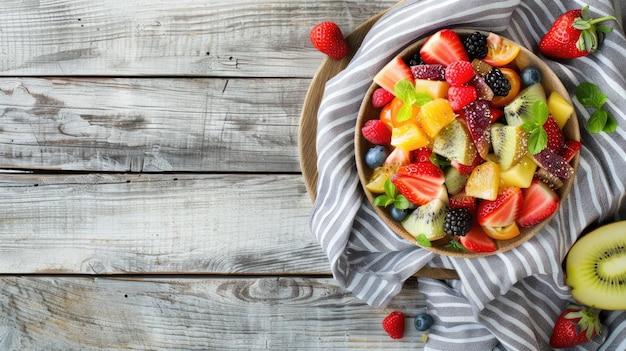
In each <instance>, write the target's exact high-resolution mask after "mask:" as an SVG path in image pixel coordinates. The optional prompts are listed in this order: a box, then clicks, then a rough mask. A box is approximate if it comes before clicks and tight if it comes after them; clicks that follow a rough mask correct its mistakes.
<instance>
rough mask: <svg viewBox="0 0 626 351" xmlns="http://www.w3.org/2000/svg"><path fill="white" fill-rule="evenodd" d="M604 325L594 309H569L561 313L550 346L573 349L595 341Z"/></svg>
mask: <svg viewBox="0 0 626 351" xmlns="http://www.w3.org/2000/svg"><path fill="white" fill-rule="evenodd" d="M601 329H602V324H601V323H600V318H599V317H598V312H597V311H596V310H595V309H593V308H574V307H572V308H568V309H566V310H564V311H563V312H561V314H560V315H559V316H558V318H557V319H556V322H555V324H554V330H553V331H552V335H551V336H550V346H552V347H555V348H565V347H572V346H576V345H580V344H584V343H585V342H587V341H589V340H591V339H593V337H594V336H596V335H597V334H599V333H600V330H601Z"/></svg>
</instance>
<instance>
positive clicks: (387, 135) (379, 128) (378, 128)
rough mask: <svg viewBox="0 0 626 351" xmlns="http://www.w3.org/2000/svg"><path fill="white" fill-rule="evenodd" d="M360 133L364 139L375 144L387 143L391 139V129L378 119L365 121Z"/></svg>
mask: <svg viewBox="0 0 626 351" xmlns="http://www.w3.org/2000/svg"><path fill="white" fill-rule="evenodd" d="M361 133H362V134H363V137H364V138H365V140H367V141H369V142H370V143H372V144H376V145H387V144H389V142H390V141H391V130H390V129H389V127H387V125H386V124H385V123H384V122H383V121H381V120H379V119H370V120H369V121H367V122H365V124H364V125H363V128H361Z"/></svg>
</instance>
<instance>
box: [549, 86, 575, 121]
mask: <svg viewBox="0 0 626 351" xmlns="http://www.w3.org/2000/svg"><path fill="white" fill-rule="evenodd" d="M548 112H549V113H550V114H552V117H553V118H554V120H555V121H556V124H558V125H559V128H561V129H563V126H565V123H567V121H568V120H569V118H570V117H571V116H572V113H574V107H573V106H572V105H571V104H570V103H569V102H567V100H565V98H564V97H563V96H561V94H559V93H557V92H556V91H553V92H552V93H550V96H548Z"/></svg>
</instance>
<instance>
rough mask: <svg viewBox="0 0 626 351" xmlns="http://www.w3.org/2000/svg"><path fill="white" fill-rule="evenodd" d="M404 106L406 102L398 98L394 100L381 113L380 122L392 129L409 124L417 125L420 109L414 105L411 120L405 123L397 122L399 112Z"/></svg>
mask: <svg viewBox="0 0 626 351" xmlns="http://www.w3.org/2000/svg"><path fill="white" fill-rule="evenodd" d="M402 106H404V102H403V101H402V100H400V99H399V98H397V97H395V98H393V100H391V102H390V103H388V104H387V105H385V106H384V107H383V109H382V110H381V111H380V116H379V118H380V120H381V121H383V123H385V124H386V125H387V126H388V127H389V128H392V129H393V128H395V127H399V126H402V125H405V124H407V123H417V114H418V113H419V112H420V107H419V106H417V105H413V113H412V115H411V118H409V119H407V120H404V121H398V120H397V117H398V112H399V111H400V109H401V108H402Z"/></svg>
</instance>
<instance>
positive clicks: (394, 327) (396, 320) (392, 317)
mask: <svg viewBox="0 0 626 351" xmlns="http://www.w3.org/2000/svg"><path fill="white" fill-rule="evenodd" d="M383 329H385V331H386V332H387V334H389V336H390V337H391V338H392V339H402V337H403V336H404V313H402V312H399V311H393V312H391V313H389V314H388V315H387V317H385V319H383Z"/></svg>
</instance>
